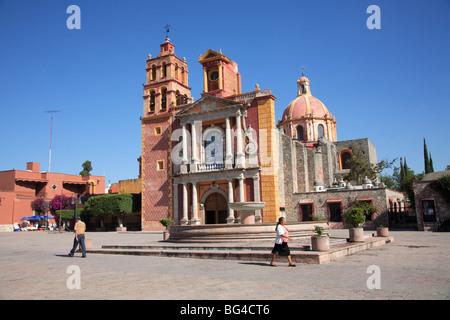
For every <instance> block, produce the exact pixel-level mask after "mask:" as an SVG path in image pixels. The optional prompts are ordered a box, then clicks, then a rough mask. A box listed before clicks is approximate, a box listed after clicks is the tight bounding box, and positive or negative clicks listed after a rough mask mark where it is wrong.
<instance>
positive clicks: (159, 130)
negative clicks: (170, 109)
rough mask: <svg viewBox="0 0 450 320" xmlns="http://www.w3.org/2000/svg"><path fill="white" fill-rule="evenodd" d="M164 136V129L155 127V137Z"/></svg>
mask: <svg viewBox="0 0 450 320" xmlns="http://www.w3.org/2000/svg"><path fill="white" fill-rule="evenodd" d="M161 134H162V129H161V127H160V126H158V127H155V136H160V135H161Z"/></svg>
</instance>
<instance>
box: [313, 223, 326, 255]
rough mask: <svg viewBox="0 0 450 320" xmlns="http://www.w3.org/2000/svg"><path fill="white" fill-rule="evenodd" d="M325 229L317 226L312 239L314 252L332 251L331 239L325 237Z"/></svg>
mask: <svg viewBox="0 0 450 320" xmlns="http://www.w3.org/2000/svg"><path fill="white" fill-rule="evenodd" d="M323 231H324V229H323V227H321V226H315V228H314V232H315V233H316V235H315V236H312V237H311V250H313V251H328V250H330V238H329V237H328V236H326V235H323Z"/></svg>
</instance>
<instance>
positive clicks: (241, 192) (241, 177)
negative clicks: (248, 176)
mask: <svg viewBox="0 0 450 320" xmlns="http://www.w3.org/2000/svg"><path fill="white" fill-rule="evenodd" d="M238 179H239V202H245V199H244V174H242V173H241V174H240V175H239V177H238Z"/></svg>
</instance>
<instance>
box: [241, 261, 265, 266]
mask: <svg viewBox="0 0 450 320" xmlns="http://www.w3.org/2000/svg"><path fill="white" fill-rule="evenodd" d="M238 263H239V264H248V265H253V266H261V267H270V263H268V262H238Z"/></svg>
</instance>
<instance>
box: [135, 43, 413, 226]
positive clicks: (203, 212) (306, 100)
mask: <svg viewBox="0 0 450 320" xmlns="http://www.w3.org/2000/svg"><path fill="white" fill-rule="evenodd" d="M198 62H199V64H200V65H201V66H202V68H203V92H202V93H201V98H200V99H198V100H197V101H194V99H193V98H192V97H191V88H190V87H189V83H188V79H189V77H188V75H189V70H188V65H187V62H186V59H185V58H183V59H180V58H179V57H177V56H176V55H175V45H174V44H172V43H171V42H170V39H169V38H166V39H165V42H164V43H162V44H161V45H160V52H159V54H158V55H157V56H156V57H154V58H153V57H152V56H151V55H149V56H148V59H147V61H146V83H145V84H144V85H143V91H144V92H143V116H142V117H141V129H142V136H141V139H142V150H141V151H142V153H141V158H140V177H141V183H142V213H141V214H142V221H141V226H142V230H157V229H160V227H161V225H160V224H159V222H158V221H159V219H162V218H170V219H171V220H173V224H175V225H209V224H212V225H220V224H227V225H230V224H240V223H244V220H245V221H246V222H245V223H249V222H248V221H251V222H250V223H253V224H265V223H276V221H278V218H279V217H280V216H284V217H287V219H288V221H290V222H302V221H313V220H323V221H329V222H330V226H331V227H342V224H343V217H342V214H343V213H344V212H345V209H346V208H347V207H348V206H349V205H350V204H351V203H352V202H353V201H355V200H356V201H365V202H369V203H371V204H372V205H374V206H376V207H377V208H378V212H377V213H375V214H373V215H372V216H370V217H368V219H367V224H368V226H376V225H378V224H380V223H382V224H384V225H388V223H389V221H388V219H389V217H388V214H387V213H388V211H389V210H391V209H392V208H394V204H395V207H396V208H397V205H399V206H401V205H403V206H404V203H405V202H404V195H403V194H402V193H399V192H395V191H392V190H389V189H387V188H386V187H385V186H384V185H382V184H379V183H377V182H375V181H374V182H372V181H370V180H368V181H367V179H366V180H365V181H364V184H363V185H362V186H356V185H352V184H351V183H350V182H347V181H344V176H345V175H346V174H347V173H348V172H349V170H350V167H349V166H348V163H346V160H347V159H349V158H350V157H351V155H352V151H351V149H350V147H351V146H353V147H357V148H359V149H360V150H361V151H362V152H363V154H364V156H365V158H366V160H367V161H368V162H370V163H376V162H377V156H376V150H375V147H374V146H373V145H372V143H371V142H370V141H369V140H368V139H366V138H365V139H356V140H349V141H338V140H337V129H336V123H337V122H336V119H335V118H334V117H333V116H332V114H331V113H330V111H329V110H328V109H327V107H326V106H325V105H324V104H323V103H322V102H321V101H320V100H319V99H317V98H316V97H314V96H313V95H312V94H311V82H310V80H309V79H308V78H307V77H306V76H305V75H304V74H302V75H301V77H300V78H299V79H298V81H297V87H298V91H297V92H293V96H292V97H293V100H292V102H291V103H289V104H288V105H287V106H286V107H284V108H285V110H284V112H283V116H282V119H281V120H279V121H277V119H276V118H275V100H276V97H275V96H274V94H273V93H272V92H271V91H270V90H268V89H265V90H261V89H260V88H259V86H258V85H256V86H255V88H254V90H252V91H248V92H242V87H241V74H240V73H239V71H238V64H237V63H236V62H235V61H233V60H231V59H230V58H229V57H227V56H225V55H224V54H223V53H222V52H221V50H219V52H217V51H214V50H211V49H209V50H207V51H206V52H205V53H204V54H203V55H201V56H200V58H199V59H198ZM237 204H239V205H240V206H236V205H237ZM256 204H262V205H261V206H255V205H256ZM247 207H248V208H252V207H253V208H254V209H252V212H253V214H252V219H251V220H248V219H247V215H246V213H248V212H247V209H245V211H244V209H243V208H247Z"/></svg>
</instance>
